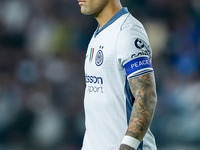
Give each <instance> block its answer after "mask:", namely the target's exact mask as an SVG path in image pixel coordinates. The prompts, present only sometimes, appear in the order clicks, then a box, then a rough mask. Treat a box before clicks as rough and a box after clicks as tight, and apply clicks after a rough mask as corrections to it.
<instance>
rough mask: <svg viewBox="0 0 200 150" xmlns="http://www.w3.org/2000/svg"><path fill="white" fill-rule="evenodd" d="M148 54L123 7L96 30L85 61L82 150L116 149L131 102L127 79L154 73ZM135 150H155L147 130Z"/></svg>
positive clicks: (138, 28) (138, 29)
mask: <svg viewBox="0 0 200 150" xmlns="http://www.w3.org/2000/svg"><path fill="white" fill-rule="evenodd" d="M151 53H152V52H151V48H150V46H149V41H148V37H147V34H146V32H145V30H144V27H143V26H142V24H141V23H140V22H139V21H138V20H136V19H135V18H134V17H133V16H132V15H131V14H130V13H129V12H128V10H127V9H126V8H122V9H121V10H120V11H119V12H117V13H116V14H115V16H113V17H112V18H111V19H110V21H109V22H108V23H107V24H106V25H104V27H102V28H101V29H100V30H99V29H98V28H97V30H96V31H95V33H94V35H93V37H92V39H91V41H90V43H89V45H88V49H87V53H86V59H85V77H86V88H85V97H84V108H85V125H86V132H85V136H84V141H83V147H82V150H119V146H120V144H121V142H122V139H123V137H124V135H125V133H126V131H127V127H128V122H129V119H130V114H131V111H132V105H133V103H134V97H133V95H132V94H131V92H130V89H129V85H128V79H130V78H133V77H137V76H140V75H143V74H146V73H149V72H152V71H153V69H152V66H151V61H150V60H151V55H152V54H151ZM137 150H157V148H156V144H155V139H154V136H153V135H152V133H151V132H150V130H148V131H147V133H146V135H145V137H144V139H143V141H142V142H141V143H140V145H139V147H138V149H137Z"/></svg>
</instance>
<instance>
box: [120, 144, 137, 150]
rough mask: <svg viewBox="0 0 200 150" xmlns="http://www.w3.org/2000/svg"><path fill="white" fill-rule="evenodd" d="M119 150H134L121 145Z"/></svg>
mask: <svg viewBox="0 0 200 150" xmlns="http://www.w3.org/2000/svg"><path fill="white" fill-rule="evenodd" d="M119 150H135V149H134V148H132V147H130V146H127V145H124V144H121V145H120V148H119Z"/></svg>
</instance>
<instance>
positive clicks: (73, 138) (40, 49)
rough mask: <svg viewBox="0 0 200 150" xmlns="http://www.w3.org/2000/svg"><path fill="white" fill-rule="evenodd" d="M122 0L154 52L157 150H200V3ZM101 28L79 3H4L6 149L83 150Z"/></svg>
mask: <svg viewBox="0 0 200 150" xmlns="http://www.w3.org/2000/svg"><path fill="white" fill-rule="evenodd" d="M121 1H122V4H123V5H124V6H127V7H128V8H129V11H130V12H131V13H132V14H133V15H134V16H135V17H136V18H137V19H139V20H140V21H141V22H142V23H143V24H144V26H145V28H146V30H147V33H148V35H149V39H150V43H151V46H152V49H153V67H154V69H155V75H156V81H157V93H158V104H157V109H156V113H155V117H154V120H153V122H152V127H151V130H152V131H153V133H154V135H155V137H156V139H157V145H158V149H159V150H188V149H189V150H199V149H200V1H199V0H121ZM96 26H97V23H96V21H95V19H94V18H93V16H84V15H82V14H81V13H80V8H79V6H78V2H77V1H76V0H0V150H80V147H81V145H82V138H83V134H84V130H85V128H84V110H83V96H84V87H85V83H84V81H85V79H84V73H83V63H84V57H85V51H86V48H87V44H88V42H89V40H90V38H91V36H92V34H93V32H94V30H95V29H96ZM97 136H98V135H97Z"/></svg>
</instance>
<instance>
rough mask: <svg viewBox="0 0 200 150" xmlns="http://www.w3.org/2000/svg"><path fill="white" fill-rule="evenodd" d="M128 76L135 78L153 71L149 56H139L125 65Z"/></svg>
mask: <svg viewBox="0 0 200 150" xmlns="http://www.w3.org/2000/svg"><path fill="white" fill-rule="evenodd" d="M124 68H125V70H126V75H127V78H128V79H130V78H134V77H137V76H140V75H143V74H146V73H149V72H152V71H153V68H152V66H151V62H150V60H149V57H148V56H140V57H137V58H135V59H133V60H131V61H129V62H127V63H126V64H125V65H124Z"/></svg>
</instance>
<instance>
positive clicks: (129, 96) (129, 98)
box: [124, 79, 135, 124]
mask: <svg viewBox="0 0 200 150" xmlns="http://www.w3.org/2000/svg"><path fill="white" fill-rule="evenodd" d="M124 93H125V95H126V115H127V124H129V120H130V117H131V111H132V108H133V103H134V100H135V99H134V97H133V95H132V93H131V90H130V87H129V83H128V80H127V79H126V83H125V89H124Z"/></svg>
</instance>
